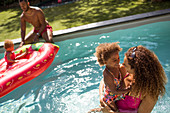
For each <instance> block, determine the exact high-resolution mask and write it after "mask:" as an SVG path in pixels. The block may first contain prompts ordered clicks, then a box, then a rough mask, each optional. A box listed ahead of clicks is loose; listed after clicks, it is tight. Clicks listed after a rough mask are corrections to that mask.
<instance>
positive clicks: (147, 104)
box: [138, 95, 157, 113]
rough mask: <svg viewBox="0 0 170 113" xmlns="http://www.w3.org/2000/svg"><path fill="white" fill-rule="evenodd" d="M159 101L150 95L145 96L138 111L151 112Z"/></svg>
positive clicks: (142, 112)
mask: <svg viewBox="0 0 170 113" xmlns="http://www.w3.org/2000/svg"><path fill="white" fill-rule="evenodd" d="M156 102H157V99H153V98H152V97H150V96H149V95H147V96H145V97H144V98H143V99H142V101H141V104H140V106H139V108H138V113H151V111H152V109H153V108H154V106H155V104H156Z"/></svg>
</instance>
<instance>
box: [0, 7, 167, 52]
mask: <svg viewBox="0 0 170 113" xmlns="http://www.w3.org/2000/svg"><path fill="white" fill-rule="evenodd" d="M161 21H170V9H165V10H158V11H153V12H148V13H143V14H137V15H132V16H126V17H122V18H116V19H111V20H107V21H101V22H96V23H91V24H87V25H83V26H78V27H73V28H69V29H64V30H58V31H53V40H54V42H59V41H63V40H67V39H73V38H78V37H83V36H88V35H97V34H102V33H108V32H112V31H116V30H120V29H127V28H132V27H137V26H140V25H145V24H149V23H154V22H161ZM101 28H102V29H101ZM40 41H41V42H44V40H43V39H40ZM13 42H14V44H15V48H17V47H18V46H19V44H20V42H21V38H18V39H14V40H13ZM3 45H4V42H0V53H2V52H4V51H5V50H4V48H3Z"/></svg>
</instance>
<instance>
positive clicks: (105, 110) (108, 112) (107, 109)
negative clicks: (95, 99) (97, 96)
mask: <svg viewBox="0 0 170 113" xmlns="http://www.w3.org/2000/svg"><path fill="white" fill-rule="evenodd" d="M100 108H101V110H102V112H103V113H116V112H114V111H112V110H111V108H110V107H109V106H108V105H107V104H106V102H104V101H103V102H102V105H101V104H100Z"/></svg>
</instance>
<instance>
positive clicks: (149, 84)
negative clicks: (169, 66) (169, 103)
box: [125, 45, 167, 99]
mask: <svg viewBox="0 0 170 113" xmlns="http://www.w3.org/2000/svg"><path fill="white" fill-rule="evenodd" d="M134 48H135V47H132V48H130V49H129V50H128V51H127V52H126V53H125V56H126V57H127V60H128V64H129V65H130V66H131V69H134V70H135V76H134V78H135V84H134V85H133V87H132V91H133V93H134V94H135V96H136V97H137V96H140V95H141V96H145V95H150V96H151V97H153V98H154V99H158V97H159V95H161V96H163V95H164V94H165V85H166V83H167V78H166V74H165V72H164V69H163V67H162V65H161V63H160V62H159V60H158V58H157V56H156V55H155V54H154V52H152V51H150V50H149V49H147V48H145V47H143V46H141V45H140V46H137V47H136V50H135V51H134ZM134 52H135V56H133V55H132V53H134ZM132 56H133V57H132Z"/></svg>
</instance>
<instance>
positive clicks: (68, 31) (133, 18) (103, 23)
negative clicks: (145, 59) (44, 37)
mask: <svg viewBox="0 0 170 113" xmlns="http://www.w3.org/2000/svg"><path fill="white" fill-rule="evenodd" d="M167 14H170V8H169V9H164V10H158V11H153V12H148V13H142V14H136V15H131V16H126V17H121V18H116V19H111V20H106V21H100V22H95V23H90V24H86V25H82V26H78V27H72V28H68V29H64V30H57V31H53V36H54V37H55V36H61V35H65V34H71V33H75V32H80V31H85V30H90V29H95V28H100V27H104V26H110V25H117V24H121V23H126V22H130V21H136V20H142V19H146V18H151V17H157V16H161V15H167ZM12 41H13V42H14V44H19V43H20V42H21V38H17V39H13V40H12ZM54 41H55V40H54ZM60 41H61V40H60ZM3 45H4V42H0V48H2V47H3Z"/></svg>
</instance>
